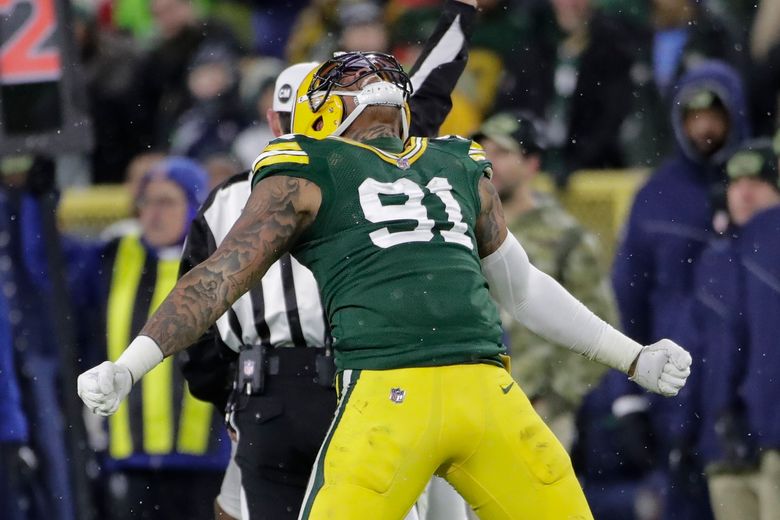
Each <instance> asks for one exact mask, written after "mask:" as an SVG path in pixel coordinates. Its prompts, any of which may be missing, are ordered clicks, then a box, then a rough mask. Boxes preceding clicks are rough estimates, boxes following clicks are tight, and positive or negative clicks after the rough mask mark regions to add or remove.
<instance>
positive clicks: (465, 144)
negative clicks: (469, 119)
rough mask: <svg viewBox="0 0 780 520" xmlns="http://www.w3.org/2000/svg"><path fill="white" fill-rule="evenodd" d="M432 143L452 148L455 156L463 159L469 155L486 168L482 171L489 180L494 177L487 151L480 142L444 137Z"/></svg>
mask: <svg viewBox="0 0 780 520" xmlns="http://www.w3.org/2000/svg"><path fill="white" fill-rule="evenodd" d="M432 141H434V142H436V143H440V144H443V145H444V146H445V147H447V148H450V149H451V150H452V151H453V152H454V153H455V154H457V155H459V156H461V157H462V156H464V155H468V157H469V159H471V160H472V161H474V162H475V163H477V164H479V165H480V166H483V165H484V166H485V168H484V169H483V170H482V172H483V174H484V175H486V176H487V177H488V178H490V176H491V175H492V170H491V169H490V168H489V166H490V163H489V162H488V160H487V155H486V154H485V149H484V148H482V145H481V144H479V143H478V142H476V141H474V140H472V139H468V138H466V137H461V136H459V135H443V136H440V137H436V138H435V139H432Z"/></svg>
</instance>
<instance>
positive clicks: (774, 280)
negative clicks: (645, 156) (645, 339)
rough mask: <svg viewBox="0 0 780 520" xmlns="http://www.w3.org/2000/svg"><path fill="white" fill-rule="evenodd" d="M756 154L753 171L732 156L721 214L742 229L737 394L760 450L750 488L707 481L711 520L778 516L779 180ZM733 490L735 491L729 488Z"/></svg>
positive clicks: (773, 160)
mask: <svg viewBox="0 0 780 520" xmlns="http://www.w3.org/2000/svg"><path fill="white" fill-rule="evenodd" d="M760 155H762V156H763V157H762V159H763V164H761V166H760V167H756V166H757V164H758V161H757V160H756V159H757V154H755V153H753V152H752V151H748V153H747V154H746V153H744V152H743V154H742V155H741V156H735V157H734V159H733V161H735V162H733V163H730V166H731V168H729V170H728V174H729V188H728V207H729V212H730V213H731V215H732V217H733V219H734V221H735V223H737V224H738V225H741V228H740V236H739V238H738V240H737V242H738V249H737V252H738V254H739V256H740V267H741V269H742V271H741V273H740V274H741V280H742V281H743V282H744V287H743V292H742V293H741V295H742V297H743V298H744V299H743V300H742V301H741V302H740V303H742V308H741V309H740V310H741V311H742V312H743V319H744V320H745V321H744V333H745V336H746V339H745V343H744V345H745V346H746V350H747V352H746V359H745V360H744V362H743V363H742V364H741V366H742V367H743V368H744V372H743V374H742V377H741V379H740V386H739V388H740V395H741V396H742V398H743V399H744V404H745V411H746V414H747V422H748V424H749V429H750V432H751V433H752V439H754V442H755V444H756V446H757V447H758V449H759V461H758V464H759V465H758V470H757V472H756V473H755V475H754V478H753V479H752V481H751V480H748V479H742V480H741V481H740V482H739V483H736V482H733V481H732V482H729V481H728V480H721V481H717V480H711V481H710V484H711V485H712V490H713V498H715V499H716V502H713V506H714V507H715V508H716V511H717V513H718V520H724V519H725V520H731V519H736V518H739V517H740V515H742V516H741V517H742V518H748V517H752V518H759V519H760V520H765V519H769V518H773V517H775V516H777V512H778V510H780V417H778V414H777V400H776V397H777V395H779V394H780V380H778V377H777V368H778V367H780V351H778V349H777V338H778V336H779V335H780V322H778V320H777V319H772V317H773V316H777V315H778V312H780V263H778V258H780V175H778V164H777V155H776V152H775V153H771V152H770V150H769V148H768V147H765V148H761V149H760ZM750 163H752V164H750ZM742 355H743V356H744V355H745V354H742ZM734 484H736V486H737V489H733V487H732V485H734ZM724 487H726V488H727V489H728V488H731V489H732V490H733V491H734V492H736V493H739V498H736V497H735V500H733V501H729V500H728V499H727V498H726V497H724V496H723V495H720V494H719V492H720V491H722V490H723V488H724ZM745 488H748V489H745ZM746 498H747V501H746V500H745V499H746ZM743 504H744V508H743V507H741V506H742V505H743ZM750 513H753V515H751V514H750Z"/></svg>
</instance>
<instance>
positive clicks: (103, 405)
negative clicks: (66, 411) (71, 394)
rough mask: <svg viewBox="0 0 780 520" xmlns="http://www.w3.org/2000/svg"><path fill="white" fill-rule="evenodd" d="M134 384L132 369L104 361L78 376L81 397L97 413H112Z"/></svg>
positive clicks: (104, 414)
mask: <svg viewBox="0 0 780 520" xmlns="http://www.w3.org/2000/svg"><path fill="white" fill-rule="evenodd" d="M132 386H133V380H132V377H131V375H130V369H128V368H127V367H126V366H124V365H119V364H116V363H112V362H111V361H104V362H103V363H101V364H99V365H98V366H96V367H94V368H90V369H89V370H87V371H86V372H84V373H83V374H81V375H80V376H79V378H78V382H77V387H78V393H79V397H81V400H82V401H84V404H85V405H86V406H87V408H89V410H91V411H92V413H94V414H97V415H103V416H106V415H112V414H113V413H114V412H116V410H117V408H119V403H121V402H122V399H124V398H125V397H127V394H129V393H130V389H131V388H132Z"/></svg>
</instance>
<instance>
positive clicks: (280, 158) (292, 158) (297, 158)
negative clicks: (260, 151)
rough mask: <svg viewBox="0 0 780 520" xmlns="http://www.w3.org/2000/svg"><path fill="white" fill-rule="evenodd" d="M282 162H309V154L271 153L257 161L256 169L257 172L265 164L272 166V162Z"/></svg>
mask: <svg viewBox="0 0 780 520" xmlns="http://www.w3.org/2000/svg"><path fill="white" fill-rule="evenodd" d="M281 163H294V164H309V156H308V155H288V154H280V155H271V156H269V157H265V158H263V159H260V160H259V161H257V162H256V163H255V168H254V171H255V172H257V171H258V170H259V169H260V168H263V167H265V166H271V165H272V164H281Z"/></svg>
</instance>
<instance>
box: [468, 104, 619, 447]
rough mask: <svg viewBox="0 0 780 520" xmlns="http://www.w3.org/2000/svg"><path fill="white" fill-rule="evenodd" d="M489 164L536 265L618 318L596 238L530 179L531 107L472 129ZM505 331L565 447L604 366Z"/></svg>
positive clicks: (537, 147) (537, 148)
mask: <svg viewBox="0 0 780 520" xmlns="http://www.w3.org/2000/svg"><path fill="white" fill-rule="evenodd" d="M474 139H476V140H477V141H478V142H479V143H480V144H481V145H482V146H483V147H484V148H485V153H486V154H487V157H488V160H489V161H490V162H491V163H492V164H493V178H492V181H493V184H494V185H495V187H496V191H498V195H499V197H500V198H501V204H502V205H503V207H504V216H505V218H506V221H507V226H508V228H509V231H510V232H511V233H512V234H513V235H514V236H515V237H516V238H517V240H518V241H519V242H520V243H521V244H523V248H524V249H525V250H526V252H527V253H528V257H529V258H530V259H531V262H532V263H533V264H534V266H536V268H537V269H540V270H541V271H543V272H545V273H547V274H548V275H550V276H552V277H553V278H555V279H556V280H558V281H559V282H560V283H561V284H562V285H563V286H564V287H566V288H567V289H568V290H569V292H571V293H572V294H573V295H575V296H576V297H577V298H578V299H579V300H580V301H582V302H584V303H586V304H587V305H588V307H589V308H590V309H592V310H593V312H595V313H596V314H597V315H599V316H600V317H601V318H603V319H605V320H607V321H611V322H613V323H615V322H616V321H617V316H616V311H615V302H614V300H613V297H612V294H611V290H610V288H609V283H608V280H607V271H606V269H605V268H604V267H603V265H602V259H601V258H600V257H599V255H600V247H599V243H598V239H597V238H596V237H595V236H593V235H592V234H591V233H589V232H587V231H586V230H585V229H584V228H583V227H582V226H581V225H580V224H579V223H578V222H577V221H576V220H575V219H574V217H572V216H571V215H569V214H568V213H567V212H566V211H565V210H564V209H563V208H561V206H560V205H559V204H558V202H557V201H556V200H555V199H554V198H553V197H552V196H549V195H543V194H540V193H538V192H537V191H536V190H535V189H534V186H533V182H534V179H535V178H536V176H537V175H538V174H539V169H540V165H541V155H542V152H543V149H544V148H543V145H542V143H541V141H540V136H539V132H538V129H537V128H536V125H535V122H534V120H533V118H532V117H531V116H530V114H527V113H512V112H502V113H499V114H496V115H494V116H493V117H491V118H490V119H488V120H487V121H485V123H484V124H483V125H482V127H481V128H480V130H479V132H478V133H477V134H476V135H474ZM503 321H504V328H505V330H506V332H507V333H508V335H509V347H510V352H511V355H512V359H513V362H512V375H513V376H514V377H515V379H516V380H517V382H518V383H519V384H520V385H521V386H522V388H523V390H524V391H525V392H526V394H527V395H528V397H529V399H531V402H532V404H533V405H534V408H535V409H536V411H537V412H538V413H539V415H540V416H541V417H542V419H544V421H545V422H546V423H547V425H548V426H550V428H551V429H552V431H553V433H555V434H556V437H558V439H559V440H560V441H561V442H562V443H563V445H564V447H566V448H567V449H569V448H571V445H572V442H573V440H574V433H575V432H574V414H575V412H576V411H577V409H578V408H579V406H580V403H581V401H582V398H583V396H584V395H585V394H586V393H587V392H588V391H589V390H591V389H592V388H593V387H595V386H596V385H597V384H598V381H599V379H600V378H601V376H602V375H603V374H604V371H605V370H604V368H603V367H600V366H598V365H594V364H593V363H588V362H587V361H586V360H584V359H582V357H581V356H577V355H575V354H573V353H572V352H570V351H567V350H566V349H561V348H560V347H558V346H557V345H553V344H550V342H548V341H547V340H544V339H542V338H541V337H539V336H537V335H535V334H533V333H532V332H530V331H529V330H528V329H526V328H524V327H521V326H520V325H519V324H516V323H514V322H512V320H506V319H505V320H503Z"/></svg>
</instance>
